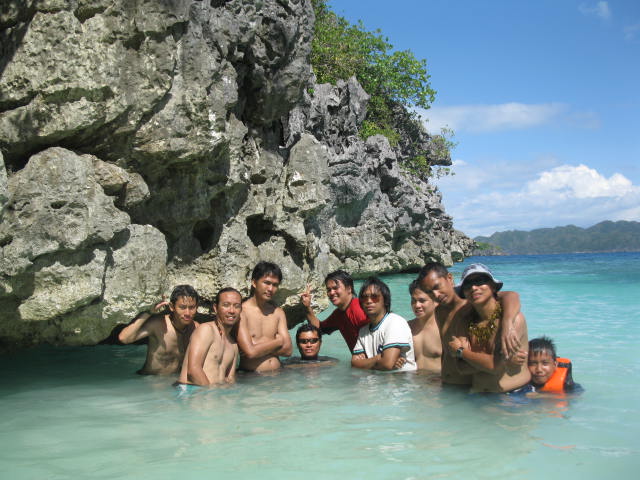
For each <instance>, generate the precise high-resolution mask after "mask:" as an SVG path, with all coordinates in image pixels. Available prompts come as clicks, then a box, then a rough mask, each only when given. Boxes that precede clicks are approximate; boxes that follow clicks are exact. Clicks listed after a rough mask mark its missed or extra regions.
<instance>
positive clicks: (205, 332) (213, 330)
mask: <svg viewBox="0 0 640 480" xmlns="http://www.w3.org/2000/svg"><path fill="white" fill-rule="evenodd" d="M218 334H219V333H218V328H217V326H216V324H215V323H214V322H205V323H202V324H200V328H198V329H197V330H196V331H195V332H193V335H191V340H190V341H191V342H193V341H194V340H195V341H198V340H210V339H211V338H214V337H215V336H216V335H218Z"/></svg>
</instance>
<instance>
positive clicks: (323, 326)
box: [300, 270, 369, 351]
mask: <svg viewBox="0 0 640 480" xmlns="http://www.w3.org/2000/svg"><path fill="white" fill-rule="evenodd" d="M324 285H325V287H326V288H327V297H329V301H330V302H331V303H332V304H333V305H334V306H335V307H336V309H335V310H334V311H333V313H332V314H331V315H329V317H328V318H327V319H326V320H323V321H322V322H321V321H320V320H319V319H318V317H316V314H315V313H314V311H313V308H312V307H311V286H310V285H309V286H307V289H306V290H305V291H304V292H303V293H302V294H301V295H300V301H301V302H302V304H303V305H304V307H305V308H306V309H307V321H308V322H309V323H310V324H311V325H314V326H316V327H318V328H319V329H320V330H321V331H322V333H326V334H327V335H329V334H331V333H333V332H335V331H336V330H340V333H341V334H342V337H343V338H344V341H345V342H346V343H347V346H348V347H349V351H352V350H353V347H354V346H355V344H356V340H357V339H358V332H359V331H360V328H361V327H362V326H364V325H366V324H367V323H369V320H368V319H367V316H366V315H365V313H364V312H363V311H362V307H361V306H360V302H359V300H358V298H357V297H356V296H355V294H354V290H353V279H352V278H351V275H349V274H348V273H347V272H345V271H344V270H336V271H335V272H331V273H330V274H329V275H327V276H326V277H325V279H324Z"/></svg>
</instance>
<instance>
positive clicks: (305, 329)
mask: <svg viewBox="0 0 640 480" xmlns="http://www.w3.org/2000/svg"><path fill="white" fill-rule="evenodd" d="M296 345H297V346H298V351H299V352H300V356H299V357H291V358H289V359H287V360H285V361H284V364H285V365H287V366H303V365H314V366H317V365H330V364H334V363H336V362H337V359H335V358H332V357H325V356H320V355H319V353H320V347H321V346H322V332H321V331H320V329H319V328H318V327H316V326H314V325H311V324H309V323H303V324H302V325H300V327H299V328H298V330H297V331H296Z"/></svg>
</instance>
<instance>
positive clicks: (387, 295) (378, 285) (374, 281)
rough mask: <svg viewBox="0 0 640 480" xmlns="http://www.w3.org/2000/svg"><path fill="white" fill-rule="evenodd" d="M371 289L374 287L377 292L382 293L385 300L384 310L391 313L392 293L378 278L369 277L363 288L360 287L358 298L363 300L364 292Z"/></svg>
mask: <svg viewBox="0 0 640 480" xmlns="http://www.w3.org/2000/svg"><path fill="white" fill-rule="evenodd" d="M369 287H374V289H375V290H378V291H379V292H380V295H382V299H383V300H384V308H385V310H386V311H387V313H389V312H390V311H391V291H390V290H389V287H388V286H387V284H386V283H384V282H383V281H382V280H380V279H379V278H378V277H369V278H367V279H366V280H365V281H364V283H363V284H362V287H360V294H359V295H358V296H359V297H360V298H362V295H364V292H365V291H366V290H367V288H369Z"/></svg>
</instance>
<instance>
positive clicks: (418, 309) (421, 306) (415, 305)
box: [411, 288, 437, 320]
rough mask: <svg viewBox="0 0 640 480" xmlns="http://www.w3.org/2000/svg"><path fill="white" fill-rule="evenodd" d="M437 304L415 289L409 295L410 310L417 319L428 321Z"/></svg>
mask: <svg viewBox="0 0 640 480" xmlns="http://www.w3.org/2000/svg"><path fill="white" fill-rule="evenodd" d="M436 306H437V304H436V303H435V302H434V301H433V300H432V299H431V297H430V296H429V295H427V294H426V293H425V292H423V291H422V290H420V289H419V288H416V289H415V290H414V291H413V293H412V294H411V310H413V314H414V315H415V316H416V318H418V319H421V320H422V319H428V318H430V317H431V315H433V313H434V312H435V310H436Z"/></svg>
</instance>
